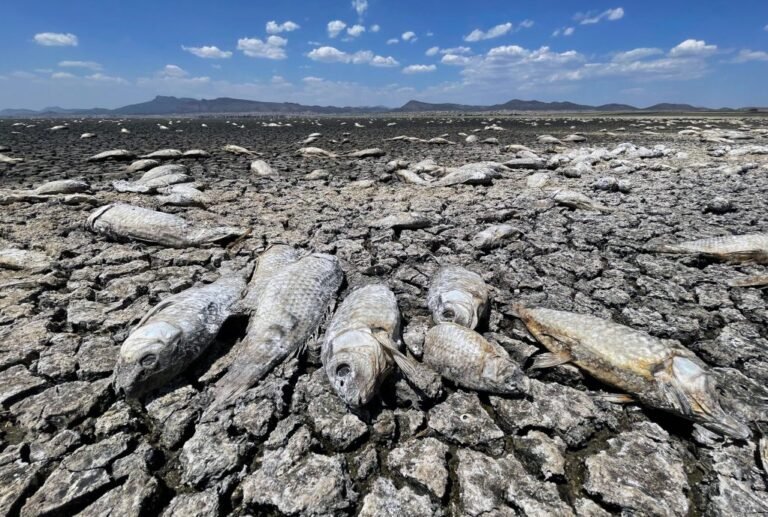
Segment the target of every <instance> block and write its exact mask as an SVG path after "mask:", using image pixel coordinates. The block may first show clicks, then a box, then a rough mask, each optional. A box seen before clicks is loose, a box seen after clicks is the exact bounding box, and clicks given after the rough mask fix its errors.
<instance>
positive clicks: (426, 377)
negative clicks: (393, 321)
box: [372, 331, 442, 398]
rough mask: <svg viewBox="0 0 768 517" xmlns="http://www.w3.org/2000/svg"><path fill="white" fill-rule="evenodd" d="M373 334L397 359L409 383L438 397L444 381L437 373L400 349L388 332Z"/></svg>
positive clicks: (395, 359)
mask: <svg viewBox="0 0 768 517" xmlns="http://www.w3.org/2000/svg"><path fill="white" fill-rule="evenodd" d="M372 335H373V337H374V339H376V341H378V342H379V344H381V346H383V347H384V350H386V352H387V353H388V354H389V356H390V357H391V358H392V359H393V360H394V361H395V364H396V365H397V367H398V368H400V371H402V372H403V375H404V376H405V377H406V380H407V381H408V382H409V383H411V384H412V385H414V386H415V387H417V388H418V389H419V390H420V391H422V392H423V393H424V394H425V395H426V396H427V397H428V398H436V397H438V396H439V395H440V393H441V391H442V382H441V380H440V376H439V375H438V374H437V373H435V372H434V371H433V370H431V369H430V368H428V367H427V366H425V365H423V364H421V363H419V362H417V361H415V360H414V359H411V358H410V357H408V356H406V355H405V354H403V353H402V352H401V351H400V350H398V348H397V345H396V344H395V342H394V341H392V339H391V338H390V337H389V335H387V333H386V332H384V331H373V332H372Z"/></svg>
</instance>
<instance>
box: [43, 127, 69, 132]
mask: <svg viewBox="0 0 768 517" xmlns="http://www.w3.org/2000/svg"><path fill="white" fill-rule="evenodd" d="M62 129H69V127H68V126H53V127H52V128H50V129H49V130H48V131H61V130H62Z"/></svg>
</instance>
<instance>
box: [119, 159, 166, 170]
mask: <svg viewBox="0 0 768 517" xmlns="http://www.w3.org/2000/svg"><path fill="white" fill-rule="evenodd" d="M157 165H160V161H159V160H149V159H146V158H144V159H141V160H136V161H135V162H133V163H131V164H130V165H129V166H128V167H126V169H125V170H126V171H128V172H139V171H145V170H147V169H151V168H152V167H155V166H157Z"/></svg>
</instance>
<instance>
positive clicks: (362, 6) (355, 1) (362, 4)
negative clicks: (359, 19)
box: [352, 0, 368, 16]
mask: <svg viewBox="0 0 768 517" xmlns="http://www.w3.org/2000/svg"><path fill="white" fill-rule="evenodd" d="M352 8H353V9H354V10H355V12H356V13H357V15H358V16H362V15H364V14H365V11H367V10H368V0H352Z"/></svg>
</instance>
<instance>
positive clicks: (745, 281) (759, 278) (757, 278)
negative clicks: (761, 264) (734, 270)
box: [728, 275, 768, 287]
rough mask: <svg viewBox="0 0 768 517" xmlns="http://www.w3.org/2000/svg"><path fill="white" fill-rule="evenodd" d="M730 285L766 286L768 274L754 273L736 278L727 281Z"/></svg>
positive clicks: (767, 284)
mask: <svg viewBox="0 0 768 517" xmlns="http://www.w3.org/2000/svg"><path fill="white" fill-rule="evenodd" d="M728 285H730V286H731V287H766V286H768V275H754V276H747V277H744V278H736V279H733V280H731V281H729V282H728Z"/></svg>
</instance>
